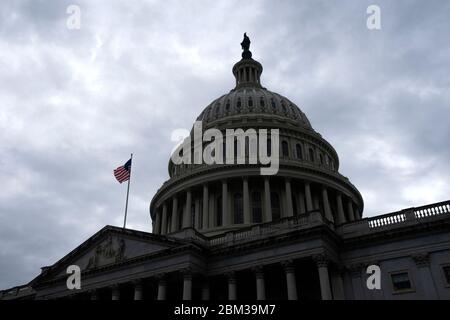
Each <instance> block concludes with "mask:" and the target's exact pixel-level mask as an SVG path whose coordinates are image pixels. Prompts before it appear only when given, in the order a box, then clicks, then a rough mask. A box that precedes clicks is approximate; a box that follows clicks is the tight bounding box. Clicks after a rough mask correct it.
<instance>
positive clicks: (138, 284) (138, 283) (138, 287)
mask: <svg viewBox="0 0 450 320" xmlns="http://www.w3.org/2000/svg"><path fill="white" fill-rule="evenodd" d="M133 285H134V300H142V280H141V279H137V280H134V281H133Z"/></svg>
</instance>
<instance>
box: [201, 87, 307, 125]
mask: <svg viewBox="0 0 450 320" xmlns="http://www.w3.org/2000/svg"><path fill="white" fill-rule="evenodd" d="M240 115H267V116H273V115H277V116H279V117H282V118H286V119H289V120H293V121H295V122H296V124H298V126H300V127H303V128H305V129H309V130H312V127H311V123H310V122H309V120H308V118H307V117H306V115H305V114H304V113H303V112H302V111H301V110H300V109H299V108H298V107H297V106H296V105H295V104H294V103H293V102H292V101H290V100H289V99H287V98H286V97H283V96H282V95H280V94H278V93H275V92H272V91H269V90H267V89H265V88H258V87H245V88H239V89H234V90H231V91H230V93H228V94H225V95H223V96H221V97H220V98H218V99H216V100H214V101H213V102H212V103H210V104H209V105H208V106H207V107H206V108H205V109H204V110H203V112H202V113H201V114H200V115H199V116H198V118H197V121H202V122H203V124H204V125H208V123H211V122H213V121H215V120H219V119H224V118H226V117H234V116H240Z"/></svg>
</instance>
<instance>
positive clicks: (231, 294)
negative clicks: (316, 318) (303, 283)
mask: <svg viewBox="0 0 450 320" xmlns="http://www.w3.org/2000/svg"><path fill="white" fill-rule="evenodd" d="M314 260H315V262H316V265H317V270H318V274H319V280H320V290H321V297H322V299H323V300H330V299H332V293H331V287H330V279H329V273H328V260H327V259H326V257H324V256H322V255H319V256H315V257H314ZM281 264H282V266H283V270H284V273H285V278H286V287H287V297H288V300H297V299H298V291H297V281H296V275H295V267H294V263H293V261H292V260H287V261H283V262H281ZM252 271H253V272H254V274H255V286H256V299H257V300H265V299H266V286H265V273H264V268H263V267H262V266H258V267H255V268H252ZM182 272H183V300H192V273H191V272H190V271H182ZM226 276H227V279H228V300H236V299H237V290H238V284H237V280H236V272H234V271H232V272H228V273H227V274H226ZM133 284H134V300H142V297H143V285H142V280H135V281H133ZM167 291H168V288H167V280H166V277H165V275H160V276H158V294H157V299H158V300H166V299H167ZM90 295H91V300H97V299H98V296H97V291H96V290H92V291H90ZM201 298H202V300H209V298H210V289H209V283H208V281H207V280H206V281H204V283H203V285H202V294H201ZM111 299H112V300H120V289H119V286H118V285H114V286H112V287H111Z"/></svg>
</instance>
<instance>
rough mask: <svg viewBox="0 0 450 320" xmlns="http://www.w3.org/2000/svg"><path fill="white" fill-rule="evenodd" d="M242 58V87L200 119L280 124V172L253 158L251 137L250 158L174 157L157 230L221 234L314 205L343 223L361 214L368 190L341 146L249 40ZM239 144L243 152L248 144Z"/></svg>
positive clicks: (161, 193) (157, 201)
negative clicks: (272, 87) (265, 74)
mask: <svg viewBox="0 0 450 320" xmlns="http://www.w3.org/2000/svg"><path fill="white" fill-rule="evenodd" d="M243 48H244V46H243ZM242 57H243V58H242V60H241V61H239V62H238V63H236V64H235V66H234V67H233V74H234V76H235V78H236V87H235V88H234V89H233V90H231V91H230V93H228V94H226V95H223V96H221V97H220V98H218V99H216V100H214V101H213V102H212V103H211V104H210V105H209V106H207V107H206V108H205V110H204V111H203V112H202V113H201V114H200V116H199V117H198V118H197V121H202V127H203V130H206V129H209V128H216V129H219V130H220V131H221V132H223V134H224V135H225V130H226V129H233V128H241V129H243V130H246V129H249V128H253V129H261V128H266V129H279V137H280V141H279V148H280V150H279V155H280V164H279V166H280V168H279V172H278V174H276V175H274V176H261V175H260V171H259V167H258V166H256V165H251V164H248V160H249V154H248V153H249V152H248V143H246V145H245V148H246V149H245V152H246V154H245V159H246V164H244V165H240V164H234V165H228V164H214V165H206V164H181V165H174V164H173V163H172V162H171V161H169V175H170V179H169V180H168V181H167V182H165V183H164V185H163V186H162V187H161V188H160V189H159V190H158V192H157V193H156V195H155V197H154V198H153V200H152V202H151V204H150V212H151V218H152V221H153V232H154V233H157V234H170V233H173V232H176V231H178V230H180V229H183V228H190V227H192V228H195V229H197V230H199V231H200V232H202V233H203V234H205V235H216V234H218V233H221V232H227V231H230V230H236V229H239V228H241V227H246V226H248V225H251V224H256V223H262V222H271V221H276V220H278V219H280V218H283V217H290V216H296V215H301V214H305V213H307V212H310V211H313V210H320V211H321V213H322V214H323V216H324V218H325V219H326V220H328V221H331V222H332V223H335V224H342V223H345V222H348V221H354V220H357V219H361V217H362V211H363V200H362V197H361V195H360V193H359V192H358V190H357V189H356V188H355V187H354V186H353V185H352V184H351V183H350V182H349V180H348V179H347V178H345V177H343V176H342V175H340V174H339V172H338V169H339V158H338V155H337V153H336V151H335V150H334V148H333V147H332V146H331V145H330V144H329V143H328V142H327V141H326V140H325V139H323V138H322V137H321V135H320V134H319V133H317V132H316V131H314V129H313V128H312V127H311V124H310V122H309V120H308V119H307V117H306V115H305V114H304V113H303V112H302V111H301V110H300V109H299V108H298V107H297V106H296V105H295V104H294V103H292V102H291V101H289V100H288V99H287V98H285V97H283V96H281V95H279V94H276V93H273V92H271V91H269V90H267V89H265V88H263V87H262V86H261V81H260V76H261V73H262V66H261V64H260V63H259V62H257V61H255V60H253V59H252V58H251V53H250V51H249V50H248V47H247V49H246V48H244V52H243V54H242ZM191 136H192V132H191ZM191 140H192V141H194V139H191ZM247 141H248V139H247ZM234 143H235V146H234V148H235V150H236V154H238V152H239V151H240V146H236V141H235V142H234ZM269 145H270V142H269ZM194 147H195V146H194V145H193V144H192V145H191V150H195V148H194ZM203 147H204V146H203ZM269 149H270V147H269ZM191 157H194V155H191Z"/></svg>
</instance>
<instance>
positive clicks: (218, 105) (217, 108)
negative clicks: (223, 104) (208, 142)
mask: <svg viewBox="0 0 450 320" xmlns="http://www.w3.org/2000/svg"><path fill="white" fill-rule="evenodd" d="M219 111H220V103H218V104H216V109H215V112H216V117H217V116H218V115H219Z"/></svg>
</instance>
